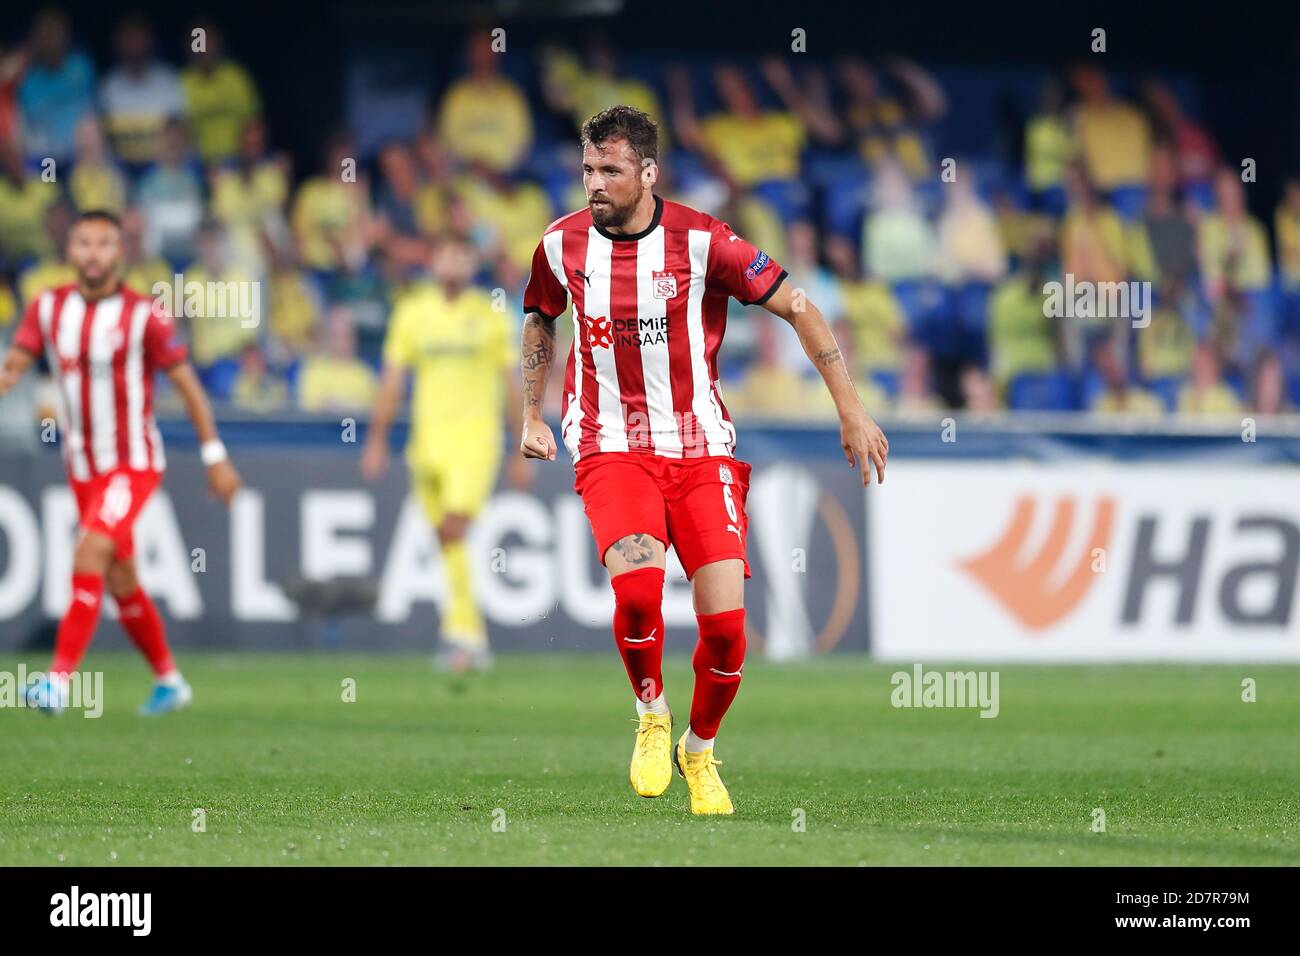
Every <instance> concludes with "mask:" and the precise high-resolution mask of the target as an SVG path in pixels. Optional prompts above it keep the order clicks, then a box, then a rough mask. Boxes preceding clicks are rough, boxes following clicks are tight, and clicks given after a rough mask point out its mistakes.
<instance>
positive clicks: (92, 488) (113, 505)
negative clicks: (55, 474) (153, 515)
mask: <svg viewBox="0 0 1300 956" xmlns="http://www.w3.org/2000/svg"><path fill="white" fill-rule="evenodd" d="M68 483H69V484H71V485H72V493H73V494H74V495H76V498H77V511H78V512H80V514H81V527H82V529H83V530H85V531H94V532H96V533H98V534H102V535H107V536H108V537H110V538H112V539H113V541H114V542H116V543H117V553H116V557H118V558H123V559H125V558H129V557H131V555H132V554H133V553H134V551H135V541H134V540H133V537H132V530H133V528H134V527H135V519H136V518H137V517H139V515H140V510H141V509H142V508H143V507H144V504H145V502H146V501H148V500H149V496H150V495H151V494H153V493H154V489H156V488H157V487H158V485H159V484H161V483H162V473H161V472H157V471H131V470H129V469H126V468H119V469H118V470H117V471H110V472H106V473H105V474H102V475H96V476H95V477H94V478H91V479H90V480H88V481H76V480H75V479H69V482H68Z"/></svg>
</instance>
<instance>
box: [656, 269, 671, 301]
mask: <svg viewBox="0 0 1300 956" xmlns="http://www.w3.org/2000/svg"><path fill="white" fill-rule="evenodd" d="M650 284H651V286H652V287H653V288H652V292H653V294H654V297H655V298H656V299H671V298H673V297H674V296H676V295H677V276H675V275H673V274H672V273H671V272H658V271H653V270H652V271H651V273H650Z"/></svg>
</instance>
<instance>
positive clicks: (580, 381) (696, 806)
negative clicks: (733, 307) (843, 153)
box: [520, 106, 889, 814]
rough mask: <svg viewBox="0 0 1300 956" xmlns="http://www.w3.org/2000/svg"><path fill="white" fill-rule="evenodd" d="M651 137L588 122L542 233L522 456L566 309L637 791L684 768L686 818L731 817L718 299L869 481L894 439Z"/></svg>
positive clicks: (775, 268)
mask: <svg viewBox="0 0 1300 956" xmlns="http://www.w3.org/2000/svg"><path fill="white" fill-rule="evenodd" d="M657 141H658V132H657V129H656V127H655V124H654V123H653V121H651V120H650V118H649V117H648V116H646V115H645V114H644V113H642V112H640V111H639V110H635V109H632V108H630V107H626V106H615V107H611V108H610V109H607V110H605V111H603V112H601V113H598V114H597V115H596V116H594V117H592V118H591V119H590V120H589V121H588V122H587V123H586V124H585V125H584V127H583V131H582V146H583V154H582V170H583V185H584V186H585V188H586V193H587V208H585V209H582V210H579V211H578V212H575V213H572V214H570V215H568V216H565V217H563V218H562V219H559V220H557V221H556V222H554V223H552V224H551V226H550V227H549V228H548V229H547V230H546V233H545V234H544V235H543V236H542V241H541V243H540V244H539V245H538V246H537V250H536V252H535V253H534V255H533V265H532V273H531V275H530V276H529V279H528V286H527V289H526V290H525V292H524V312H525V321H524V333H523V344H522V351H523V358H522V368H523V381H524V427H523V437H522V441H521V445H520V450H521V452H522V453H523V455H524V456H525V457H527V458H540V459H544V460H545V459H554V458H555V456H556V442H555V439H554V436H553V435H552V433H551V430H550V428H549V427H548V426H547V424H546V423H545V421H544V420H543V418H542V412H541V403H542V397H543V395H544V393H545V389H546V378H547V373H548V372H549V370H550V367H551V363H552V360H553V357H554V356H553V353H554V345H555V322H556V319H557V318H558V317H559V315H560V314H561V313H563V312H564V311H565V309H566V308H567V307H568V306H569V304H570V303H572V305H573V323H574V344H573V349H572V351H571V352H570V354H569V361H568V368H567V371H566V373H565V382H564V397H563V408H564V417H563V422H562V424H561V429H560V433H561V439H562V440H563V441H564V444H565V447H566V448H567V449H568V451H569V454H570V456H571V457H572V458H573V461H574V470H575V472H576V481H575V488H576V490H577V491H578V493H579V494H580V495H581V496H582V499H583V504H584V505H585V508H586V513H587V517H588V519H589V520H590V521H591V527H592V533H593V535H594V537H595V539H596V547H597V550H598V552H599V554H600V556H601V560H602V561H603V562H604V564H605V568H606V570H607V571H608V572H609V575H610V581H611V584H612V586H613V589H614V597H615V601H614V621H613V626H614V639H615V641H616V642H617V644H618V648H619V651H620V653H621V654H622V657H623V662H624V665H625V666H626V668H627V672H628V676H629V678H630V679H631V681H632V686H633V690H634V692H635V693H636V695H637V704H636V706H637V713H638V715H639V721H638V728H637V739H636V745H635V747H634V748H633V754H632V766H631V780H632V785H633V787H634V788H635V789H636V791H637V792H638V793H640V794H641V795H642V796H647V797H657V796H659V795H660V794H662V793H663V792H664V790H666V789H667V787H668V784H669V781H670V780H671V778H672V764H673V763H676V765H677V768H678V771H679V772H680V773H681V774H682V776H683V777H684V778H685V779H686V783H687V787H688V789H689V791H690V798H691V811H692V812H693V813H700V814H711V813H731V812H732V803H731V799H730V796H729V794H728V793H727V789H726V787H725V786H724V785H723V783H722V780H721V778H720V777H719V776H718V772H717V770H716V769H715V768H716V764H717V761H716V760H714V758H713V743H714V737H715V736H716V734H717V730H718V725H719V724H720V722H721V720H722V717H723V715H724V714H725V713H726V711H727V708H728V707H729V706H730V704H731V702H732V700H733V699H734V698H735V695H736V691H737V689H738V687H739V684H740V678H741V671H742V668H743V666H744V659H745V611H744V602H743V598H744V579H745V578H747V577H749V565H748V563H747V562H746V560H745V534H746V528H747V520H746V516H745V496H746V492H747V490H748V487H749V465H748V464H746V463H745V462H743V461H740V460H739V459H737V458H736V457H735V448H736V429H735V426H734V425H733V424H732V422H731V416H730V415H729V414H728V413H727V407H726V405H725V404H724V402H723V400H722V394H721V392H720V390H719V388H718V365H717V356H718V349H719V347H720V346H721V344H722V336H723V330H724V328H725V325H726V313H727V300H728V298H729V297H734V298H736V299H738V300H740V301H741V302H743V303H757V304H759V305H762V306H763V307H764V308H765V309H767V310H768V311H769V312H771V313H773V314H774V315H778V316H780V317H781V318H783V319H785V320H787V321H788V322H789V323H790V324H791V325H792V326H793V327H794V330H795V332H796V334H797V335H798V336H799V339H800V342H801V343H802V344H803V347H804V351H805V352H806V353H807V355H808V358H809V359H810V360H811V361H812V363H813V364H814V366H815V367H816V368H817V370H818V371H819V372H820V373H821V375H822V378H823V379H824V381H825V383H826V387H827V388H828V389H829V390H830V392H831V395H832V396H833V397H834V400H835V404H836V407H837V408H838V410H839V416H840V443H841V445H842V447H843V450H844V454H845V457H846V458H847V459H848V463H849V466H850V467H856V466H860V467H861V474H862V480H863V484H864V485H865V484H868V483H869V482H870V480H871V471H870V465H869V464H868V461H869V460H870V461H871V462H874V464H875V466H876V474H877V478H878V480H879V481H882V482H883V481H884V477H885V460H886V458H887V456H888V454H889V443H888V441H887V440H886V439H885V436H884V434H883V433H882V432H881V431H880V429H879V428H878V427H877V426H876V424H875V422H874V421H872V419H871V417H870V416H869V415H868V414H867V412H866V410H865V409H864V408H863V406H862V402H861V400H860V399H859V398H858V394H857V391H856V390H855V389H854V387H853V383H852V381H851V380H850V378H849V372H848V367H847V366H846V364H845V362H844V359H843V358H842V356H841V355H840V350H839V348H838V347H837V346H836V344H835V338H834V336H833V335H832V333H831V331H830V329H829V327H828V326H827V324H826V321H825V319H824V318H823V317H822V315H821V313H820V312H819V311H818V310H817V307H816V306H815V305H813V304H812V303H811V302H808V301H807V300H806V299H805V297H804V296H803V295H802V293H801V292H799V290H794V289H791V288H790V287H789V284H788V283H786V282H785V278H786V273H785V271H784V270H782V269H781V267H780V266H779V265H778V264H777V263H776V262H774V261H773V260H772V259H771V258H770V257H769V256H768V255H767V254H766V253H765V252H762V251H760V250H758V249H756V248H755V247H754V246H752V245H750V244H749V243H748V242H746V241H745V240H743V239H741V238H740V237H739V236H737V235H736V234H735V233H734V232H732V231H731V229H730V227H728V226H727V225H726V223H723V222H719V221H718V220H717V219H715V218H713V217H712V216H708V215H705V214H704V213H701V212H697V211H696V210H693V209H690V208H688V207H686V206H683V205H680V204H678V203H673V202H667V201H665V200H663V199H661V198H659V197H658V196H656V195H654V191H653V188H654V185H655V182H656V180H657V178H658V165H657V153H658V144H657ZM670 544H671V545H672V546H673V547H674V548H675V549H676V551H677V556H678V558H679V559H680V561H681V563H682V567H683V569H684V570H685V572H686V575H687V577H688V578H690V581H691V586H692V590H693V594H694V603H695V611H696V615H697V618H698V623H699V635H700V639H699V642H698V643H697V645H696V649H695V657H694V669H695V688H694V693H693V695H692V698H691V708H690V723H689V725H688V727H687V729H686V732H685V733H684V734H683V735H682V738H681V740H680V741H679V742H678V744H677V746H676V748H673V747H672V745H671V739H670V732H671V727H672V717H671V714H670V713H669V710H668V701H667V697H666V695H665V694H664V690H663V678H662V674H661V668H660V665H661V660H662V656H663V615H662V610H661V605H662V600H663V583H664V553H665V550H666V549H667V547H668V546H669V545H670Z"/></svg>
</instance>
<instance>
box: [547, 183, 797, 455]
mask: <svg viewBox="0 0 1300 956" xmlns="http://www.w3.org/2000/svg"><path fill="white" fill-rule="evenodd" d="M785 275H786V274H785V272H784V270H782V268H781V267H780V266H779V265H777V263H776V262H774V261H773V260H772V259H770V258H769V257H768V255H767V254H766V253H764V252H760V251H759V250H758V249H756V248H755V247H754V246H752V245H750V244H749V243H748V242H746V241H745V240H743V239H741V238H740V237H739V236H737V235H736V234H735V233H734V232H732V231H731V227H729V226H728V225H727V224H726V223H724V222H721V221H719V220H717V219H715V218H714V217H712V216H710V215H707V214H705V213H702V212H697V211H696V210H694V209H691V208H689V207H687V206H683V205H681V204H680V203H675V202H667V201H665V200H663V199H660V198H659V197H657V196H656V197H655V214H654V219H653V220H651V222H650V225H649V227H648V228H647V229H646V230H645V231H644V232H641V233H639V234H637V235H627V236H620V235H615V234H612V233H608V232H605V231H604V230H603V229H601V228H600V227H599V226H597V225H595V224H594V223H593V222H592V219H591V212H590V210H588V209H582V210H579V211H578V212H575V213H571V214H570V215H568V216H565V217H564V218H562V219H558V220H556V221H555V222H554V223H552V224H551V225H550V227H548V228H547V230H546V232H545V234H544V235H543V236H542V241H541V242H540V243H539V244H538V246H537V251H536V252H535V253H533V265H532V272H531V274H530V275H529V277H528V287H527V289H526V290H525V291H524V312H525V313H527V312H539V313H541V314H542V315H544V316H546V317H547V318H551V319H554V318H556V317H558V316H559V315H560V314H562V313H563V312H564V310H565V308H566V307H567V306H568V304H569V299H570V298H571V299H572V300H573V348H572V350H570V352H569V362H568V368H567V370H566V372H565V376H564V420H563V422H562V424H561V428H560V431H561V437H562V440H563V441H564V445H565V447H566V448H568V449H569V454H570V455H571V456H572V457H573V460H574V461H577V460H578V459H579V458H582V457H584V456H587V455H593V454H597V453H599V452H606V451H642V452H652V453H654V454H656V455H663V456H665V457H669V458H691V457H702V456H705V455H727V456H732V457H734V455H735V449H736V429H735V426H733V425H732V423H731V416H730V415H729V414H728V413H727V407H726V405H724V404H723V401H722V393H721V391H720V390H719V388H718V362H717V359H718V347H719V346H720V345H721V344H722V335H723V332H724V330H725V329H726V324H727V298H728V296H734V297H735V298H737V299H739V300H740V301H741V302H742V303H744V304H746V305H748V304H751V303H761V302H765V301H767V299H768V297H769V296H771V295H772V293H773V292H775V291H776V288H777V286H779V285H780V284H781V281H782V280H783V279H784V278H785Z"/></svg>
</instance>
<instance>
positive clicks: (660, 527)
mask: <svg viewBox="0 0 1300 956" xmlns="http://www.w3.org/2000/svg"><path fill="white" fill-rule="evenodd" d="M574 472H575V473H576V475H577V478H576V480H575V481H574V487H575V489H576V490H577V492H578V494H580V495H581V496H582V503H583V506H584V507H585V509H586V512H587V520H589V521H590V522H591V533H592V534H593V535H594V536H595V538H596V550H597V552H598V553H599V554H600V560H601V563H604V561H605V552H606V551H608V550H609V548H610V546H611V545H612V544H614V542H616V541H618V540H619V539H620V538H624V537H626V536H628V535H630V534H649V535H653V536H654V537H656V538H658V539H659V540H660V541H662V542H663V544H664V547H665V548H667V547H668V546H669V545H672V547H673V548H674V549H676V551H677V558H678V560H679V561H681V563H682V569H683V570H684V571H685V572H686V577H687V578H691V577H694V576H695V571H696V569H697V568H699V567H701V566H702V565H705V564H709V563H710V562H712V561H722V560H725V559H727V558H739V559H740V560H741V561H744V562H745V577H749V576H750V574H749V562H748V561H746V560H745V536H746V534H747V532H748V530H749V519H748V518H747V517H746V515H745V496H746V494H748V492H749V465H748V464H747V463H746V462H743V461H739V460H737V459H735V458H727V457H725V456H721V455H714V456H710V457H708V458H665V457H664V456H662V455H652V454H649V453H646V452H621V451H620V452H601V453H600V454H596V455H592V456H590V457H588V458H580V459H578V463H577V465H575V466H574Z"/></svg>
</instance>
